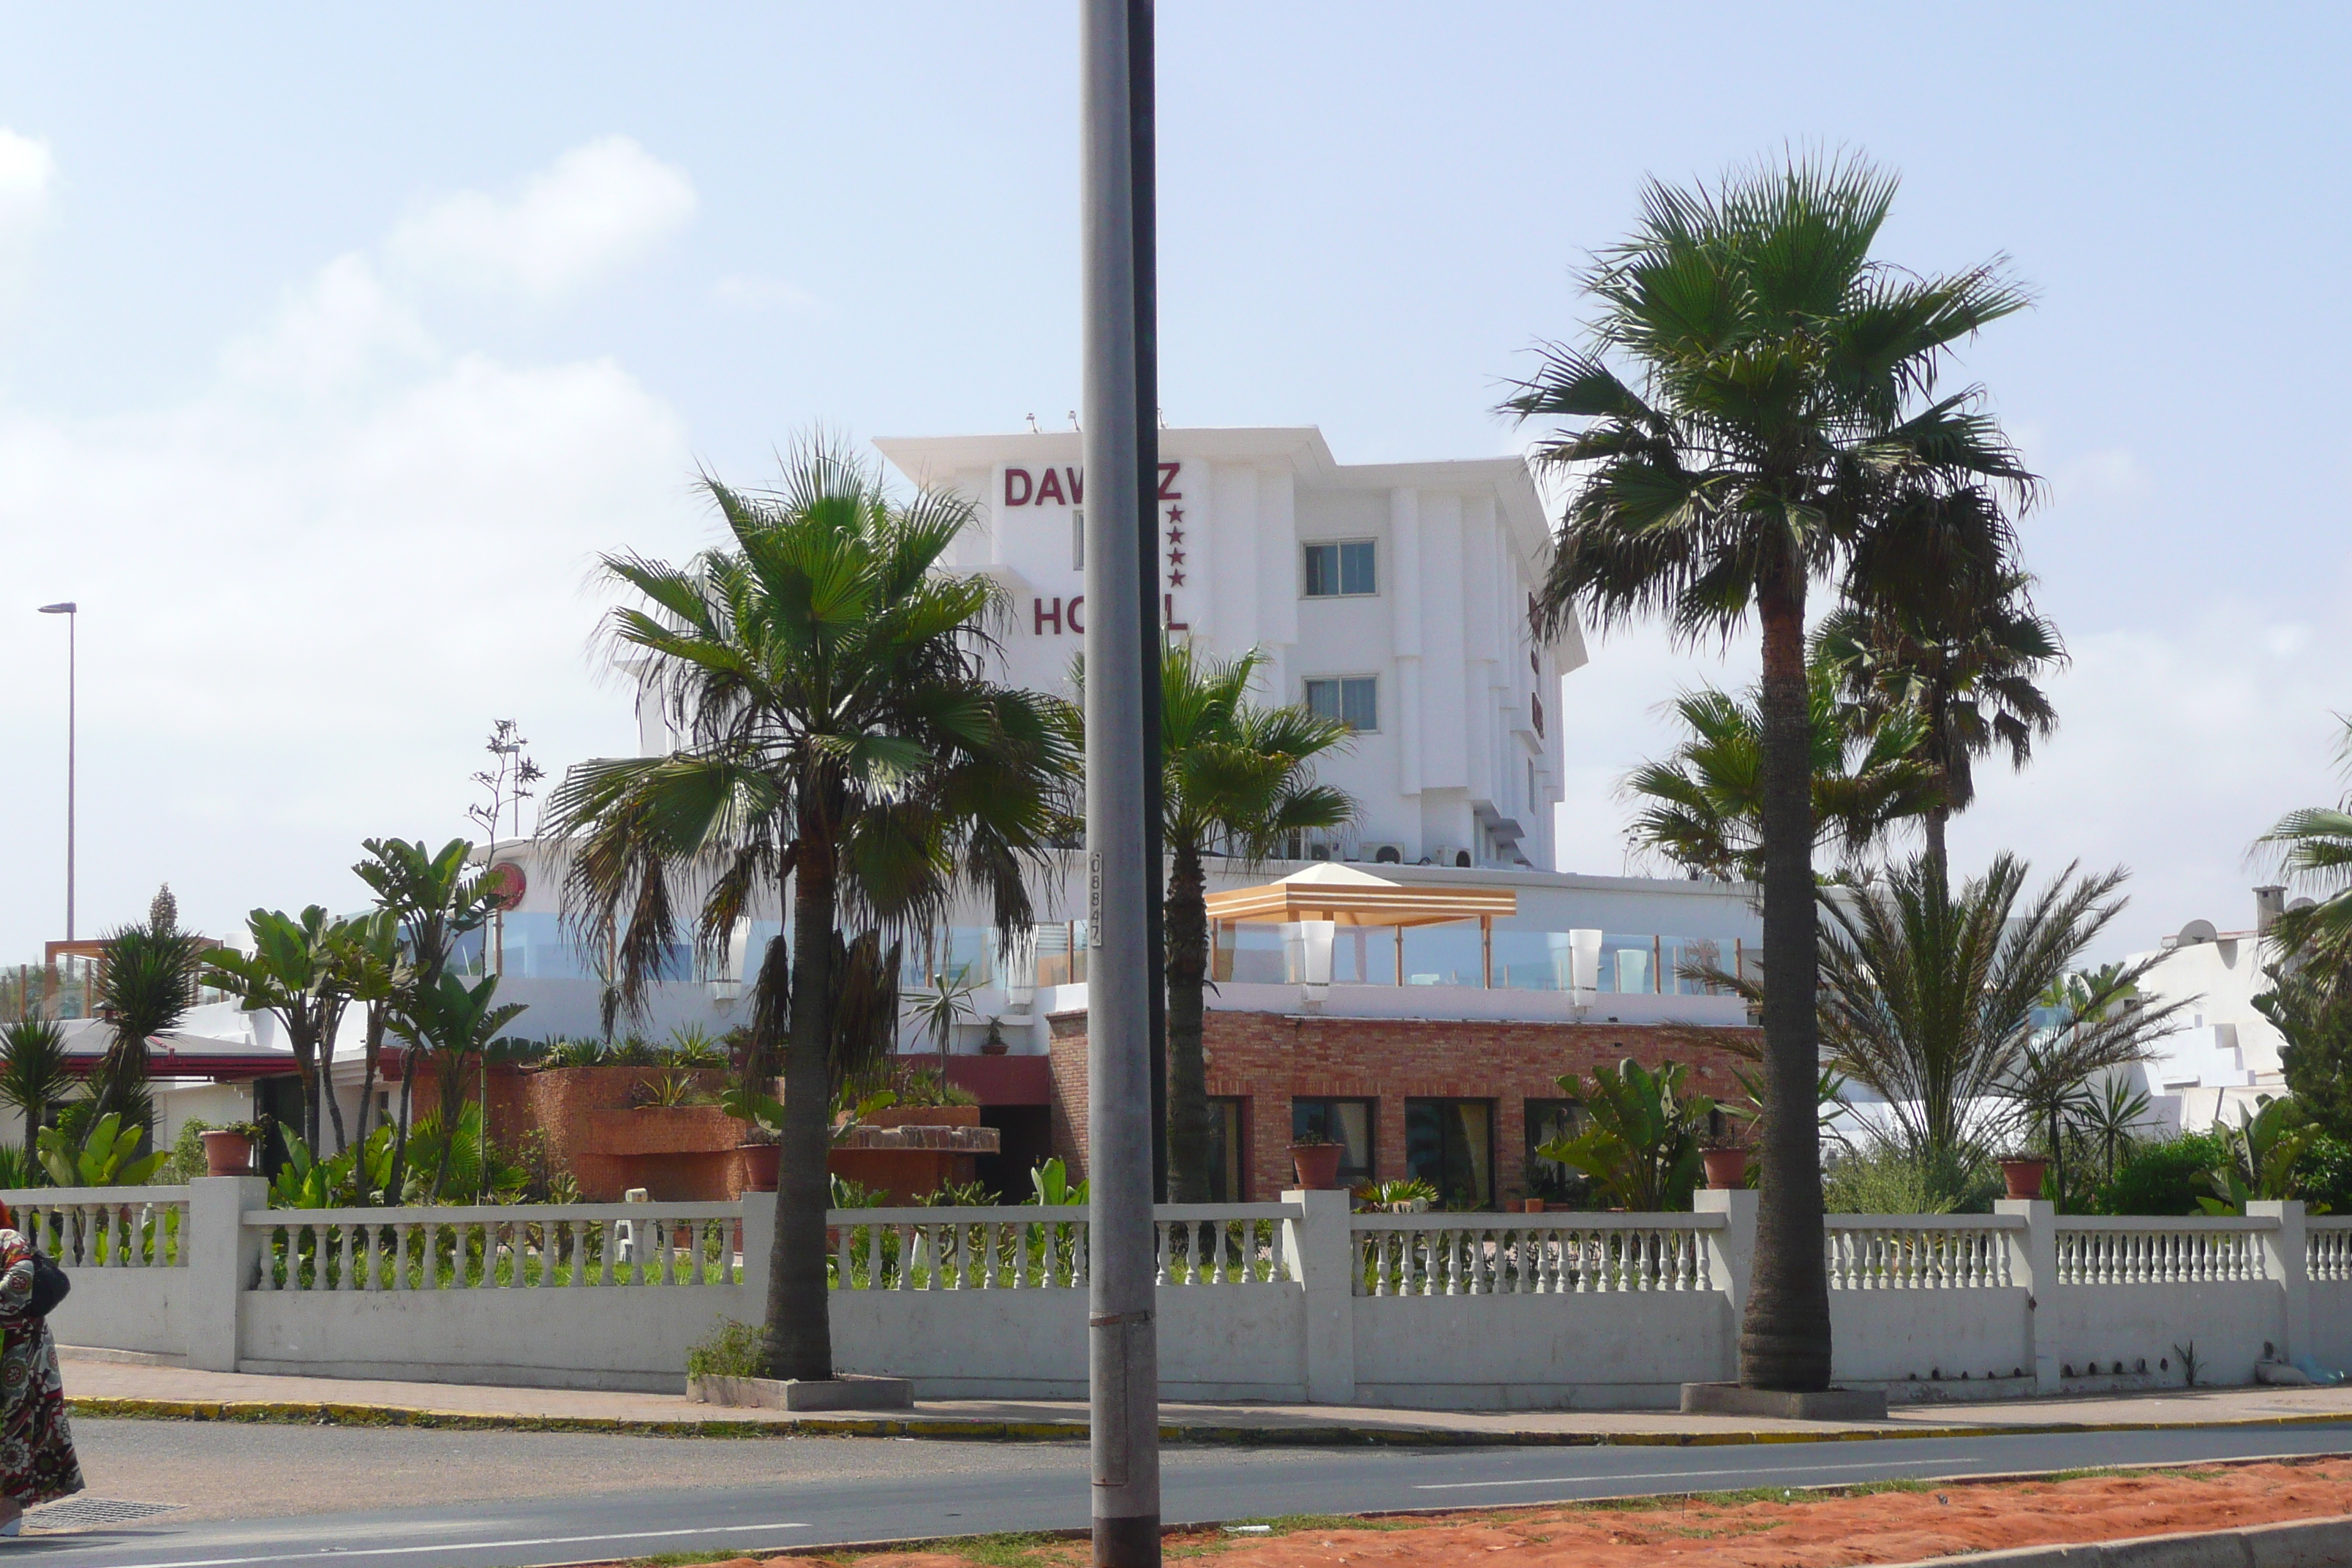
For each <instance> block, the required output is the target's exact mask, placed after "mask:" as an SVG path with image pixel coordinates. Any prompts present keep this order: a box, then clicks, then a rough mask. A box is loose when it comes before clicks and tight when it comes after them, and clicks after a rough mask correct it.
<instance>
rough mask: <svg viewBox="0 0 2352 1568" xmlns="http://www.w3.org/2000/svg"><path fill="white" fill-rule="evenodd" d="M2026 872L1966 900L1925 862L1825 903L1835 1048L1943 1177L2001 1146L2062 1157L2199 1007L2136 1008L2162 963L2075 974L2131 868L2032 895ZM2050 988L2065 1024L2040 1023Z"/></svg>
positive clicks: (1825, 981) (1824, 989)
mask: <svg viewBox="0 0 2352 1568" xmlns="http://www.w3.org/2000/svg"><path fill="white" fill-rule="evenodd" d="M2026 873H2027V868H2026V865H2025V863H2024V862H2023V861H2021V860H2019V859H2017V858H2015V857H2013V856H2010V855H2002V856H2000V857H1998V858H1995V859H1994V861H1993V863H1992V864H1991V866H1990V867H1989V868H1987V869H1986V871H1985V874H1984V875H1983V876H1981V877H1978V878H1973V879H1970V880H1969V881H1968V882H1967V883H1965V884H1964V885H1962V886H1961V887H1960V888H1959V889H1958V890H1957V891H1955V890H1954V889H1952V887H1951V886H1950V884H1949V883H1948V881H1947V879H1945V876H1944V871H1943V868H1941V867H1940V866H1938V865H1937V864H1936V862H1935V858H1933V857H1932V856H1929V855H1921V856H1919V857H1918V858H1916V859H1913V860H1911V861H1909V862H1907V863H1906V864H1904V865H1901V866H1896V867H1894V868H1890V869H1889V870H1888V872H1887V874H1886V877H1885V880H1884V881H1882V882H1878V883H1874V884H1872V885H1871V886H1869V887H1867V888H1864V889H1858V890H1856V891H1854V892H1853V893H1852V894H1850V895H1847V896H1843V897H1825V898H1824V900H1823V901H1822V907H1823V908H1824V909H1825V910H1828V911H1829V922H1828V925H1827V926H1826V927H1825V928H1824V930H1823V931H1822V944H1821V975H1822V980H1821V1019H1822V1045H1823V1047H1825V1055H1826V1056H1827V1058H1828V1059H1829V1062H1830V1064H1831V1066H1832V1067H1833V1068H1835V1069H1836V1070H1837V1071H1838V1072H1840V1073H1843V1074H1844V1075H1845V1076H1846V1077H1847V1078H1848V1079H1852V1080H1853V1082H1855V1083H1858V1084H1861V1085H1863V1086H1864V1088H1867V1089H1871V1090H1873V1091H1874V1092H1875V1093H1876V1094H1877V1095H1879V1096H1880V1097H1881V1098H1882V1099H1884V1100H1885V1101H1886V1102H1887V1106H1888V1114H1889V1115H1890V1117H1891V1118H1892V1121H1893V1123H1894V1130H1895V1135H1894V1142H1896V1143H1897V1144H1898V1145H1899V1146H1900V1147H1901V1148H1902V1149H1903V1150H1904V1152H1906V1154H1908V1155H1910V1156H1911V1157H1913V1158H1914V1159H1915V1160H1916V1162H1917V1163H1918V1165H1919V1167H1920V1169H1921V1170H1922V1172H1923V1173H1925V1174H1926V1176H1927V1179H1928V1180H1929V1181H1930V1182H1931V1183H1942V1182H1949V1181H1952V1180H1956V1179H1957V1178H1958V1176H1959V1175H1960V1174H1961V1173H1963V1172H1965V1170H1966V1169H1967V1167H1968V1166H1969V1164H1970V1163H1973V1159H1974V1157H1975V1156H1976V1155H1977V1154H1979V1153H1981V1152H1983V1149H1982V1145H1983V1144H1984V1142H1986V1141H1988V1140H1992V1139H2000V1138H2003V1137H2007V1138H2013V1139H2020V1140H2022V1139H2026V1138H2031V1137H2035V1136H2041V1135H2045V1134H2046V1135H2047V1137H2048V1139H2049V1141H2050V1142H2051V1144H2052V1153H2053V1156H2054V1157H2057V1158H2061V1159H2063V1129H2062V1128H2061V1126H2060V1125H2059V1123H2060V1121H2063V1117H2064V1115H2065V1113H2066V1111H2067V1110H2070V1109H2072V1108H2074V1107H2075V1106H2076V1105H2077V1104H2078V1103H2079V1102H2080V1101H2081V1100H2082V1099H2083V1098H2084V1095H2085V1094H2086V1093H2087V1092H2088V1085H2089V1084H2090V1082H2091V1080H2092V1079H2095V1078H2097V1077H2099V1076H2100V1075H2101V1074H2103V1073H2105V1072H2108V1071H2110V1070H2111V1069H2113V1068H2119V1067H2123V1066H2126V1065H2127V1064H2129V1063H2132V1062H2137V1061H2144V1060H2146V1059H2147V1057H2148V1055H2149V1053H2150V1051H2151V1049H2152V1047H2153V1046H2154V1043H2155V1042H2156V1040H2157V1039H2158V1038H2159V1037H2162V1036H2164V1035H2166V1034H2168V1033H2170V1032H2171V1031H2172V1030H2173V1029H2175V1028H2177V1027H2178V1026H2179V1018H2178V1015H2179V1012H2180V1010H2181V1009H2182V1008H2183V1007H2185V1006H2187V1005H2188V1004H2189V1001H2190V1000H2193V998H2184V999H2182V1000H2180V1001H2178V1002H2168V1003H2163V1004H2159V1005H2153V1006H2150V1005H2146V1004H2145V1003H2142V1002H2140V1001H2138V1000H2137V986H2138V984H2139V982H2140V980H2141V979H2142V977H2144V976H2145V975H2146V974H2147V971H2148V970H2149V969H2150V968H2152V967H2154V965H2155V963H2156V960H2154V959H2148V960H2146V961H2144V962H2142V963H2138V964H2135V965H2129V966H2117V967H2111V968H2106V969H2103V970H2101V971H2099V972H2097V973H2095V974H2094V975H2092V976H2089V977H2084V976H2081V975H2076V974H2074V963H2075V962H2076V960H2078V959H2079V958H2080V957H2081V956H2082V953H2083V952H2084V949H2086V948H2087V947H2089V946H2090V945H2091V944H2092V943H2094V942H2096V941H2097V940H2098V939H2099V937H2100V935H2101V933H2103V932H2104V931H2105V930H2106V928H2107V927H2108V925H2109V924H2111V923H2112V922H2113V921H2114V920H2115V918H2116V915H2118V914H2120V913H2121V912H2122V910H2123V908H2124V903H2125V900H2123V899H2121V898H2118V897H2116V889H2117V888H2119V887H2120V886H2121V885H2122V883H2123V880H2124V877H2125V873H2124V872H2123V871H2122V870H2120V869H2118V870H2113V871H2107V872H2104V873H2102V874H2099V875H2096V876H2079V877H2078V876H2076V875H2075V872H2074V867H2072V866H2069V867H2068V868H2066V869H2065V870H2064V871H2063V872H2061V873H2060V874H2059V875H2058V876H2057V877H2056V878H2054V879H2053V880H2052V881H2051V882H2050V884H2049V885H2048V886H2047V887H2045V888H2043V889H2041V890H2040V891H2039V892H2036V893H2033V894H2032V895H2030V896H2029V895H2028V894H2027V893H2026V890H2025V880H2026ZM2070 976H2072V977H2073V980H2074V984H2072V985H2070V984H2068V982H2069V977H2070ZM2053 987H2056V988H2059V989H2060V991H2061V992H2062V993H2063V994H2065V995H2066V996H2067V997H2068V1001H2067V1003H2066V1005H2065V1006H2064V1009H2063V1012H2064V1016H2063V1019H2062V1020H2061V1021H2060V1022H2059V1023H2058V1024H2057V1025H2056V1026H2047V1025H2042V1026H2037V1021H2036V1019H2035V1016H2034V1015H2035V1013H2036V1011H2037V1009H2042V1010H2044V1011H2046V1008H2045V1001H2046V998H2047V997H2048V996H2049V995H2050V994H2053ZM2061 1190H2062V1191H2063V1181H2062V1182H2061ZM1944 1195H1954V1194H1944Z"/></svg>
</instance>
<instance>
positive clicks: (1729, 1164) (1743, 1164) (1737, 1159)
mask: <svg viewBox="0 0 2352 1568" xmlns="http://www.w3.org/2000/svg"><path fill="white" fill-rule="evenodd" d="M1698 1158H1699V1163H1701V1164H1703V1165H1705V1166H1706V1184H1707V1185H1708V1186H1709V1187H1711V1188H1713V1189H1714V1190H1715V1191H1717V1192H1728V1191H1730V1190H1731V1189H1732V1188H1734V1187H1744V1186H1746V1185H1747V1184H1748V1151H1747V1150H1745V1149H1702V1150H1700V1151H1699V1154H1698Z"/></svg>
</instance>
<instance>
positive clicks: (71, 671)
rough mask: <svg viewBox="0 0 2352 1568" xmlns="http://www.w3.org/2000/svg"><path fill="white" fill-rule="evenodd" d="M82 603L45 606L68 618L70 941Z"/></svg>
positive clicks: (51, 612)
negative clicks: (75, 689) (77, 644)
mask: <svg viewBox="0 0 2352 1568" xmlns="http://www.w3.org/2000/svg"><path fill="white" fill-rule="evenodd" d="M80 610H81V606H80V605H77V604H75V603H74V602H73V601H72V600H71V599H68V600H66V601H65V602H64V603H63V604H58V605H42V606H41V614H43V615H45V616H64V617H65V618H66V940H67V941H68V942H71V941H73V934H74V684H75V681H76V679H78V676H79V671H78V670H77V668H76V666H77V665H78V664H79V657H80V656H79V649H78V648H77V647H76V646H75V645H76V643H77V642H78V641H79V636H78V633H79V626H80Z"/></svg>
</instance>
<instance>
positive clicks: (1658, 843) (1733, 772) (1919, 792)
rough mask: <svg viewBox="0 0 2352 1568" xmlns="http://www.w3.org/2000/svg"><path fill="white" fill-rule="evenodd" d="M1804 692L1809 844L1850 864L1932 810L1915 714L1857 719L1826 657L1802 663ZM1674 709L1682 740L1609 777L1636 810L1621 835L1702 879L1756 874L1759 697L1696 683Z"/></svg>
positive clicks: (1759, 860)
mask: <svg viewBox="0 0 2352 1568" xmlns="http://www.w3.org/2000/svg"><path fill="white" fill-rule="evenodd" d="M1806 698H1807V701H1806V719H1807V722H1808V724H1809V725H1810V727H1811V728H1810V737H1809V738H1810V742H1811V757H1812V775H1813V784H1812V792H1813V843H1814V847H1815V848H1816V849H1817V850H1818V849H1819V848H1821V847H1822V846H1825V845H1834V846H1835V847H1836V849H1837V852H1838V855H1839V857H1840V858H1841V860H1842V861H1843V862H1852V861H1853V860H1854V859H1856V858H1859V857H1860V856H1862V855H1863V854H1864V853H1865V852H1866V851H1867V850H1868V849H1869V848H1870V847H1871V846H1872V845H1874V844H1875V843H1877V842H1878V841H1879V840H1880V839H1882V838H1883V837H1885V835H1886V833H1887V831H1888V830H1889V829H1890V828H1892V827H1893V826H1895V824H1897V823H1899V822H1905V821H1908V820H1911V819H1913V818H1916V817H1918V816H1924V815H1926V814H1927V812H1928V811H1929V810H1930V809H1932V808H1933V806H1934V805H1935V803H1936V799H1937V795H1936V793H1935V775H1934V773H1933V772H1932V771H1931V769H1930V768H1929V766H1928V764H1927V763H1925V762H1922V761H1921V760H1920V759H1919V757H1918V755H1917V750H1918V742H1919V736H1920V726H1919V724H1918V723H1917V721H1915V720H1913V719H1911V718H1910V717H1908V716H1907V715H1904V714H1890V715H1888V716H1887V717H1886V719H1885V721H1882V722H1880V723H1878V724H1876V725H1874V726H1873V725H1865V724H1863V723H1860V722H1858V721H1857V714H1856V712H1855V710H1853V708H1851V707H1849V706H1847V705H1846V704H1844V703H1843V702H1841V701H1839V700H1838V694H1837V689H1836V686H1835V682H1834V676H1833V674H1832V671H1831V670H1830V669H1829V668H1828V667H1826V666H1825V665H1822V664H1818V663H1816V664H1815V665H1813V666H1812V667H1811V669H1810V670H1809V671H1808V679H1807V685H1806ZM1673 710H1674V712H1675V716H1676V717H1677V718H1679V719H1680V720H1681V721H1683V725H1684V727H1685V729H1687V730H1688V731H1690V735H1689V738H1688V739H1687V740H1685V741H1684V742H1682V744H1680V745H1678V746H1676V747H1675V749H1674V751H1673V752H1672V753H1671V754H1669V755H1668V756H1667V757H1666V758H1665V759H1664V760H1663V761H1659V762H1651V763H1643V764H1642V765H1641V766H1640V767H1638V768H1636V769H1634V770H1633V772H1632V773H1628V774H1626V775H1625V778H1624V780H1623V782H1622V784H1620V785H1619V790H1620V793H1621V794H1622V795H1626V796H1627V797H1629V798H1630V799H1632V800H1633V801H1635V802H1638V803H1639V804H1640V806H1641V810H1640V812H1639V814H1638V815H1637V816H1635V817H1634V818H1633V826H1631V827H1630V828H1628V829H1627V830H1626V837H1627V838H1628V839H1629V840H1631V841H1632V843H1633V846H1634V847H1636V848H1637V849H1642V850H1646V851H1648V852H1650V853H1652V854H1655V855H1661V856H1664V858H1666V859H1669V860H1671V861H1673V862H1674V863H1675V864H1676V865H1678V866H1685V867H1688V868H1690V869H1692V870H1694V871H1696V872H1698V873H1700V874H1701V875H1702V876H1708V877H1716V878H1720V879H1724V880H1726V881H1732V880H1738V881H1747V882H1752V881H1755V880H1757V879H1759V878H1760V877H1762V875H1763V874H1764V837H1763V831H1762V824H1763V815H1764V810H1763V808H1764V799H1763V795H1764V768H1763V763H1764V719H1763V714H1762V712H1761V711H1760V704H1759V701H1758V700H1757V698H1756V696H1755V694H1753V693H1750V694H1749V696H1748V697H1747V698H1746V699H1744V700H1743V699H1740V698H1736V697H1733V696H1732V695H1731V694H1730V693H1728V692H1725V691H1717V690H1716V689H1714V688H1713V687H1701V688H1700V689H1697V690H1696V691H1685V692H1684V693H1683V694H1682V695H1681V696H1680V697H1678V698H1676V699H1675V701H1674V708H1673Z"/></svg>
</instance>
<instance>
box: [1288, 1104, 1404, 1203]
mask: <svg viewBox="0 0 2352 1568" xmlns="http://www.w3.org/2000/svg"><path fill="white" fill-rule="evenodd" d="M1342 1105H1360V1106H1362V1107H1364V1108H1365V1109H1364V1163H1362V1164H1361V1165H1357V1164H1355V1163H1351V1162H1350V1161H1349V1160H1348V1158H1347V1157H1346V1155H1345V1154H1344V1153H1342V1155H1341V1156H1340V1163H1339V1181H1340V1183H1341V1184H1343V1185H1345V1186H1349V1187H1355V1186H1360V1185H1361V1184H1364V1183H1366V1182H1373V1181H1378V1180H1379V1179H1380V1175H1379V1173H1380V1167H1381V1102H1380V1100H1379V1099H1378V1098H1377V1097H1375V1096H1372V1095H1362V1094H1294V1095H1292V1096H1291V1097H1290V1135H1291V1137H1293V1138H1294V1139H1295V1138H1297V1136H1298V1134H1299V1131H1300V1128H1299V1125H1298V1121H1299V1112H1300V1110H1304V1109H1307V1108H1308V1107H1316V1108H1320V1109H1322V1110H1326V1111H1327V1112H1328V1111H1329V1110H1335V1109H1337V1108H1338V1107H1339V1106H1342ZM1330 1135H1331V1134H1330V1133H1329V1131H1328V1128H1327V1130H1326V1131H1325V1136H1327V1137H1328V1136H1330ZM1343 1148H1344V1144H1343Z"/></svg>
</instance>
